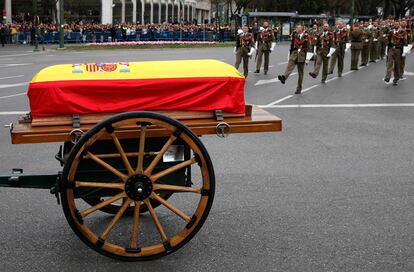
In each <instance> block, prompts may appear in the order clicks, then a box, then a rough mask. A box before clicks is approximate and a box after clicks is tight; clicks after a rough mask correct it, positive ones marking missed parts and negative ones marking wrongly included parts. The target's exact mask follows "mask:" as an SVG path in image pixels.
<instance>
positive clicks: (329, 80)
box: [325, 77, 338, 83]
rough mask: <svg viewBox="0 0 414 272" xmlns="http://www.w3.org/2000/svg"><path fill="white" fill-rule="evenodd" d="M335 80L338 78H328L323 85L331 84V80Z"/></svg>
mask: <svg viewBox="0 0 414 272" xmlns="http://www.w3.org/2000/svg"><path fill="white" fill-rule="evenodd" d="M337 78H338V77H333V78H330V79H328V80H326V81H325V83H328V82H331V81H332V80H335V79H337Z"/></svg>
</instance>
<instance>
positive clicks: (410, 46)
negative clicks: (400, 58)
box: [407, 44, 413, 55]
mask: <svg viewBox="0 0 414 272" xmlns="http://www.w3.org/2000/svg"><path fill="white" fill-rule="evenodd" d="M407 47H408V52H407V55H408V54H410V53H411V49H413V45H412V44H409V45H408V46H407Z"/></svg>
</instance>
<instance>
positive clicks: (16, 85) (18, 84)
mask: <svg viewBox="0 0 414 272" xmlns="http://www.w3.org/2000/svg"><path fill="white" fill-rule="evenodd" d="M29 83H30V82H22V83H16V84H0V89H6V88H13V87H20V86H26V85H28V84H29Z"/></svg>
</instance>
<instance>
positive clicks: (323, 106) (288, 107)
mask: <svg viewBox="0 0 414 272" xmlns="http://www.w3.org/2000/svg"><path fill="white" fill-rule="evenodd" d="M260 107H261V108H268V109H270V108H271V109H276V108H277V109H291V108H381V107H414V103H388V104H387V103H385V104H308V105H306V104H305V105H266V106H260Z"/></svg>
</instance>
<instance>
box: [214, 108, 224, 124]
mask: <svg viewBox="0 0 414 272" xmlns="http://www.w3.org/2000/svg"><path fill="white" fill-rule="evenodd" d="M214 117H215V118H216V120H217V121H218V122H222V121H224V117H223V111H222V110H215V111H214Z"/></svg>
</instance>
